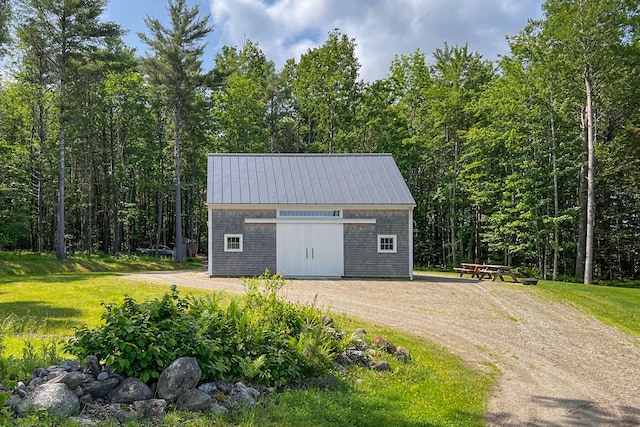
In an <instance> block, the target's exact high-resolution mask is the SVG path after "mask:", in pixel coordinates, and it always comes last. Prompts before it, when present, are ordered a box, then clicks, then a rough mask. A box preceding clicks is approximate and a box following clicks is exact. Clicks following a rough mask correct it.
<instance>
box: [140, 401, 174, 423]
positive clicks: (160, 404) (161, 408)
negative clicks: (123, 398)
mask: <svg viewBox="0 0 640 427" xmlns="http://www.w3.org/2000/svg"><path fill="white" fill-rule="evenodd" d="M133 409H134V410H135V411H136V412H137V413H138V414H139V415H141V416H142V417H143V418H150V419H158V418H162V416H163V415H164V414H165V411H166V409H167V401H166V400H164V399H149V400H139V401H137V402H133Z"/></svg>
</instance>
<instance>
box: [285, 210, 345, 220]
mask: <svg viewBox="0 0 640 427" xmlns="http://www.w3.org/2000/svg"><path fill="white" fill-rule="evenodd" d="M278 217H279V218H342V211H341V210H302V209H301V210H294V209H281V210H279V211H278Z"/></svg>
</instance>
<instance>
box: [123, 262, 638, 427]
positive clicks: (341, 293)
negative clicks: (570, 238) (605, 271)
mask: <svg viewBox="0 0 640 427" xmlns="http://www.w3.org/2000/svg"><path fill="white" fill-rule="evenodd" d="M123 276H124V277H126V278H128V279H131V280H141V281H145V282H156V283H165V284H174V283H175V284H177V285H179V286H190V287H199V288H208V289H226V290H227V291H230V292H242V291H243V287H242V283H241V280H240V279H236V278H209V277H207V275H206V273H203V272H201V271H187V272H160V273H135V274H127V275H123ZM283 293H284V294H285V295H286V296H287V298H289V299H290V300H292V301H298V302H311V301H313V299H314V298H316V303H317V305H318V306H322V307H330V308H332V309H333V310H335V311H341V312H345V313H348V314H350V315H354V316H357V317H360V318H362V319H365V320H368V321H371V322H374V323H377V324H380V325H385V326H389V327H392V328H394V329H397V330H400V331H404V332H407V333H410V334H415V335H420V336H424V337H427V338H429V339H431V340H432V341H434V342H436V343H438V344H440V345H441V346H443V347H446V348H447V349H449V350H450V351H451V352H453V353H454V354H456V355H458V356H459V357H461V358H462V359H463V360H464V361H466V362H467V364H469V365H470V366H472V367H476V368H479V369H487V364H492V365H494V366H496V367H497V368H498V369H499V370H500V372H502V376H501V377H500V379H499V380H498V384H497V389H496V390H495V393H494V395H493V396H492V398H491V400H490V401H489V405H488V410H487V415H486V421H487V425H489V426H576V427H577V426H580V427H590V426H640V337H638V336H629V335H626V334H624V333H622V332H620V331H619V330H617V329H615V328H612V327H609V326H606V325H604V324H602V323H601V322H599V321H598V320H595V319H594V318H593V317H591V316H587V315H585V314H583V313H581V312H579V311H577V310H575V309H573V308H571V307H569V306H567V305H563V304H558V303H556V302H553V301H548V300H545V299H542V298H540V297H539V296H538V295H537V292H536V288H535V287H527V286H523V285H521V284H512V283H506V282H505V283H501V282H490V281H478V280H475V279H458V278H452V277H442V276H435V275H419V276H416V278H415V280H413V281H406V280H397V281H394V280H337V281H334V280H292V281H289V283H288V284H287V286H285V288H284V291H283Z"/></svg>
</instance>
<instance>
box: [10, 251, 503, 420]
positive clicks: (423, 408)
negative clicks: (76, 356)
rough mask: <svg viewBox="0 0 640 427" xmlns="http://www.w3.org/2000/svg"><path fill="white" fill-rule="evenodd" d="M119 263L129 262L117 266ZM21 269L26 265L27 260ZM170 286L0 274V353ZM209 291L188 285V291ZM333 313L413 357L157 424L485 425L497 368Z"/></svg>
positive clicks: (91, 321) (79, 275) (68, 330)
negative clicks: (326, 384) (387, 367)
mask: <svg viewBox="0 0 640 427" xmlns="http://www.w3.org/2000/svg"><path fill="white" fill-rule="evenodd" d="M115 264H116V265H117V264H118V263H115ZM54 265H55V264H54ZM49 268H51V267H49ZM119 268H129V267H128V266H125V267H116V268H115V269H116V270H117V269H119ZM22 270H23V271H29V270H32V267H25V268H23V269H22ZM38 271H39V270H38ZM167 290H168V286H160V285H145V284H138V283H136V284H135V285H132V283H131V282H128V281H126V280H125V279H122V278H119V277H117V276H116V274H115V273H112V272H107V273H105V272H98V273H95V272H94V273H87V272H74V273H64V274H63V273H50V274H45V275H42V274H30V275H13V276H0V319H3V318H9V317H11V318H12V321H11V322H12V325H5V326H6V329H10V330H12V332H13V334H14V335H13V337H11V339H9V340H6V342H5V345H7V347H6V349H5V352H6V353H5V355H8V354H9V355H15V356H19V354H20V351H21V350H20V349H19V345H20V343H22V345H24V340H28V341H29V342H32V343H33V342H35V343H36V344H35V345H38V344H42V343H44V344H46V343H47V342H50V341H51V340H52V339H54V338H57V339H64V338H65V337H68V336H70V335H71V334H72V333H73V330H74V328H75V327H76V326H79V325H82V324H87V325H90V326H91V325H97V324H98V323H99V321H100V316H101V314H102V312H103V308H102V306H101V303H103V302H114V301H119V300H121V298H122V297H123V296H124V295H125V294H128V295H130V296H132V297H133V298H135V299H136V300H144V299H150V298H159V297H161V296H162V294H163V293H165V292H167ZM182 292H183V293H184V292H185V290H184V289H183V290H182ZM210 292H211V291H205V290H198V289H189V293H191V294H193V295H205V294H207V293H210ZM335 320H336V323H337V324H338V326H339V328H340V329H342V330H346V331H350V330H353V329H355V328H358V327H364V328H366V329H367V331H368V336H369V337H373V336H374V335H382V336H384V337H385V338H387V339H389V340H391V341H392V342H394V344H396V345H402V346H404V347H406V348H408V349H409V350H410V351H411V355H412V359H413V360H412V362H411V363H408V364H404V363H401V362H399V361H397V360H395V359H394V358H392V357H391V356H389V358H388V361H389V362H390V363H391V366H392V370H391V371H388V372H374V371H370V370H364V369H360V368H354V369H351V370H350V371H349V373H348V374H347V375H344V376H340V379H339V382H338V385H337V387H335V388H333V389H331V390H322V391H321V390H318V389H313V388H311V389H306V390H288V391H285V392H283V393H278V394H274V395H272V396H271V397H269V398H268V399H266V400H264V401H263V402H262V403H261V404H260V405H258V406H256V407H255V408H252V409H245V410H241V411H235V412H233V413H232V414H231V415H229V416H227V417H222V418H221V417H216V416H213V415H201V414H191V413H182V412H170V413H169V414H167V415H166V416H165V418H164V420H163V422H162V423H161V425H183V426H208V425H214V424H215V425H219V426H236V425H243V426H253V425H256V426H257V425H259V426H283V425H284V426H307V425H314V426H327V427H330V426H336V427H338V426H370V425H388V426H400V427H403V426H407V427H412V426H445V425H446V426H481V425H483V413H484V411H485V409H486V402H487V399H488V397H489V393H490V390H491V387H492V385H493V383H494V380H495V376H496V375H497V373H496V371H495V370H491V369H489V370H488V371H478V370H473V369H470V368H469V367H467V366H465V365H464V364H463V363H462V361H461V360H460V359H458V358H456V357H454V356H452V355H451V354H450V353H449V352H447V351H446V350H444V349H442V348H441V347H438V346H436V345H434V344H432V343H431V342H429V341H427V340H425V339H423V338H419V337H414V336H409V335H406V334H401V333H398V332H395V331H393V330H389V329H386V328H382V327H379V326H377V325H373V324H368V323H365V322H362V321H359V320H357V319H352V318H348V317H346V316H342V315H341V316H338V317H336V318H335ZM0 328H2V324H1V322H0ZM14 421H15V420H12V419H7V418H3V415H2V413H1V412H0V426H2V425H5V424H6V425H13V422H14ZM33 421H34V420H33V419H32V418H25V419H22V420H18V421H17V425H25V426H26V425H33ZM22 423H24V424H22ZM37 424H38V425H60V426H64V425H73V424H72V422H70V421H68V420H63V421H61V420H55V419H52V420H48V419H47V420H42V419H40V420H38V422H37Z"/></svg>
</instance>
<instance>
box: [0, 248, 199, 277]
mask: <svg viewBox="0 0 640 427" xmlns="http://www.w3.org/2000/svg"><path fill="white" fill-rule="evenodd" d="M198 267H200V263H199V262H197V261H195V260H189V261H188V262H186V263H184V264H179V263H175V262H173V261H171V260H170V259H168V258H153V257H149V256H139V255H122V256H118V257H114V256H110V255H101V256H98V255H70V256H69V257H68V258H67V259H64V260H59V259H56V257H55V254H52V253H43V254H38V253H31V252H0V276H30V275H46V274H54V273H88V272H121V273H123V272H132V271H141V270H147V271H149V270H182V269H193V268H198Z"/></svg>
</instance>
